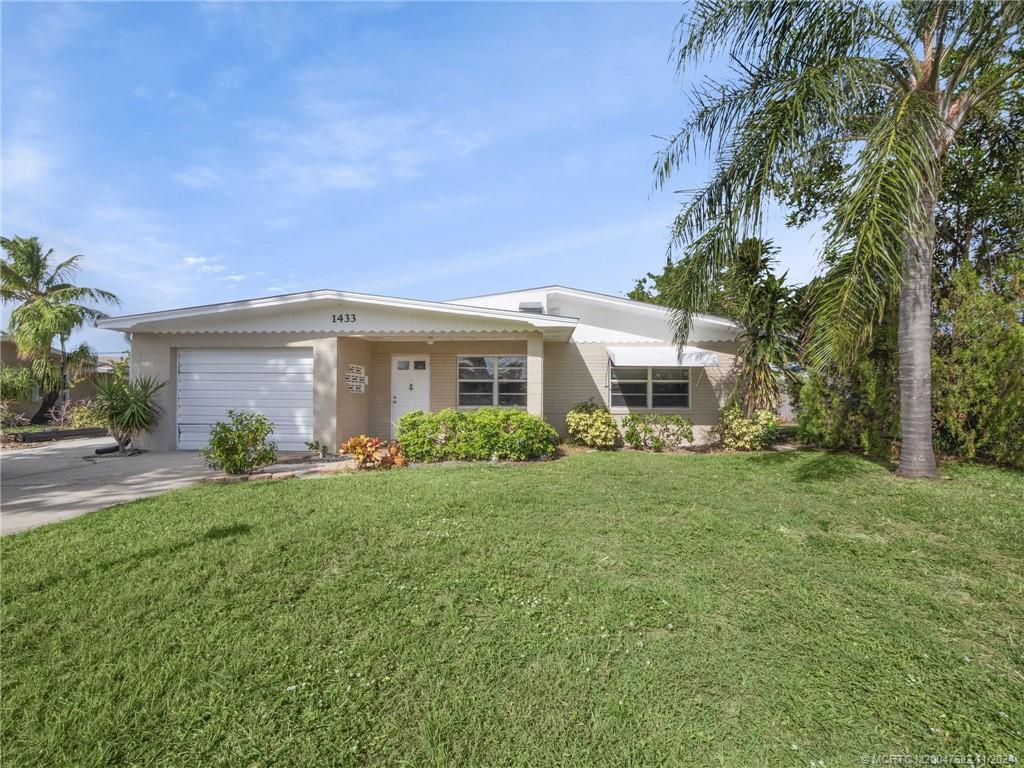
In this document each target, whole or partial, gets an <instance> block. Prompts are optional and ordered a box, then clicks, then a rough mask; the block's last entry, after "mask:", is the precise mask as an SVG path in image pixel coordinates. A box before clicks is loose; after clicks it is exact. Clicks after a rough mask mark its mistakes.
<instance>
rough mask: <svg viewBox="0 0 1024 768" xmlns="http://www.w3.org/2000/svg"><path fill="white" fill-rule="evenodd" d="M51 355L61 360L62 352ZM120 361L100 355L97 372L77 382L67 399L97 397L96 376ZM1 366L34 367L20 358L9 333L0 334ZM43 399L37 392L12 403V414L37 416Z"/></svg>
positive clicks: (57, 350) (112, 356) (56, 351)
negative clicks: (23, 399)
mask: <svg viewBox="0 0 1024 768" xmlns="http://www.w3.org/2000/svg"><path fill="white" fill-rule="evenodd" d="M51 354H52V355H53V356H54V357H55V358H59V357H60V350H59V349H54V350H52V351H51ZM118 359H120V356H119V355H98V356H97V365H96V370H95V372H94V373H93V374H92V375H90V376H88V377H86V378H84V379H82V380H81V381H77V382H75V384H74V386H72V387H71V389H70V390H69V391H68V392H67V393H65V397H66V399H68V400H72V401H78V400H88V399H89V398H91V397H92V396H93V395H95V394H96V382H95V376H97V375H103V374H107V373H110V371H111V370H112V365H111V363H112V362H113V361H114V360H118ZM0 365H5V366H8V367H11V368H27V367H29V366H30V365H32V363H31V361H29V360H25V359H23V358H21V357H19V356H18V344H17V342H16V341H15V340H14V337H13V336H12V335H10V334H8V333H4V334H0ZM42 399H43V398H42V393H41V392H36V393H34V395H33V398H32V399H31V400H25V401H14V402H11V403H10V409H11V411H12V412H14V413H20V414H21V415H22V416H25V417H26V418H32V417H33V416H35V414H36V411H38V410H39V405H40V403H41V402H42Z"/></svg>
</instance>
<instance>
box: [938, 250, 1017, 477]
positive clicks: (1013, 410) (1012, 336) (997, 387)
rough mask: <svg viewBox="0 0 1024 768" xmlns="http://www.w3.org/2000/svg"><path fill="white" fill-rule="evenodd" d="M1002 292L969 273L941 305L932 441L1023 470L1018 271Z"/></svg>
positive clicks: (957, 280) (964, 273)
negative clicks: (945, 321) (1012, 287)
mask: <svg viewBox="0 0 1024 768" xmlns="http://www.w3.org/2000/svg"><path fill="white" fill-rule="evenodd" d="M1014 285H1015V288H1014V289H1011V290H1008V291H1006V293H1005V295H1001V294H999V293H997V292H995V291H992V290H986V289H984V288H983V287H982V285H981V282H980V280H979V278H978V276H977V275H976V274H975V273H974V272H973V270H971V269H970V268H963V269H961V270H960V271H959V272H957V273H956V274H954V276H953V286H952V287H953V290H952V291H951V293H950V295H949V297H948V298H946V299H944V300H943V301H942V302H941V303H940V305H939V311H940V313H941V314H940V318H941V319H946V318H949V322H948V323H944V324H943V325H942V326H940V329H939V332H938V333H936V335H935V352H934V354H933V356H932V381H933V382H934V387H935V389H934V397H933V399H932V408H933V412H934V416H933V419H934V424H935V443H936V446H937V447H938V448H939V449H940V450H941V451H942V452H943V453H948V454H954V455H959V456H966V457H967V458H976V457H978V458H985V459H991V460H993V461H997V462H999V463H1000V464H1006V465H1008V466H1011V467H1024V324H1022V323H1021V317H1024V274H1022V275H1019V276H1018V277H1017V278H1016V281H1015V283H1014Z"/></svg>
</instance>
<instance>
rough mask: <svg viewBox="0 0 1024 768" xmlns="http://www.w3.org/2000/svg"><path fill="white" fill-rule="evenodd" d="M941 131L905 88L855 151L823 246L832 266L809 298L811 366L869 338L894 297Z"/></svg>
mask: <svg viewBox="0 0 1024 768" xmlns="http://www.w3.org/2000/svg"><path fill="white" fill-rule="evenodd" d="M941 130H942V120H941V117H940V116H939V115H938V113H937V111H936V110H935V107H934V105H933V104H932V103H931V102H930V101H929V100H928V99H927V97H926V96H924V95H922V94H921V93H919V92H917V91H908V92H906V93H905V94H904V96H903V98H902V99H901V100H900V101H899V102H897V103H896V104H895V105H894V107H893V109H892V112H891V114H890V115H889V117H888V119H887V120H886V121H882V122H880V123H879V124H878V126H877V127H876V129H875V130H874V131H873V132H872V134H871V135H870V136H869V138H868V141H867V142H866V143H865V145H864V146H863V147H862V149H861V150H860V152H859V153H858V157H857V161H856V162H855V163H854V164H853V166H852V168H853V170H852V171H851V173H850V175H849V178H848V179H847V181H846V193H845V199H844V202H843V203H842V204H841V205H840V206H839V209H838V211H837V213H836V217H835V219H834V221H833V227H832V230H831V232H830V235H829V239H828V241H827V242H826V244H825V261H826V263H829V264H831V265H832V267H831V268H830V269H829V271H828V272H827V273H826V275H825V276H824V278H823V279H822V280H821V281H820V282H819V284H818V285H817V286H816V291H815V295H814V296H813V299H812V301H813V307H814V312H813V315H814V321H813V323H812V327H811V339H810V345H809V350H808V351H809V355H810V360H811V362H812V363H813V364H815V365H817V366H824V365H827V364H829V363H832V362H835V361H836V357H837V353H838V355H839V356H842V353H843V351H844V350H846V351H848V350H852V349H853V348H854V347H855V346H856V345H858V344H861V343H864V342H866V341H868V340H870V337H871V332H872V328H873V324H875V323H877V322H878V321H879V320H880V319H881V317H882V315H883V314H884V312H885V310H886V308H887V307H888V306H889V303H890V302H891V301H892V300H893V299H894V298H895V296H896V295H898V292H899V286H900V280H901V277H900V275H901V268H902V259H903V254H904V253H905V251H906V242H907V238H908V236H909V235H910V233H911V232H915V231H920V230H921V228H922V227H924V226H927V222H926V221H922V220H920V217H921V211H922V210H923V206H922V205H921V204H920V202H921V200H920V196H921V195H922V190H924V189H934V188H935V186H936V184H937V178H938V175H939V173H940V164H939V157H938V153H937V145H936V142H937V137H938V135H939V132H940V131H941Z"/></svg>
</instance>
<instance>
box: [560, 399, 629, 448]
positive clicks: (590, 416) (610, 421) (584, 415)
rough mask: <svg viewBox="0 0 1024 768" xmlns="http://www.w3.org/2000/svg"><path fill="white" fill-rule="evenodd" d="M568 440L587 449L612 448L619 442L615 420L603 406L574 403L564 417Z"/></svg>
mask: <svg viewBox="0 0 1024 768" xmlns="http://www.w3.org/2000/svg"><path fill="white" fill-rule="evenodd" d="M565 427H566V431H567V432H568V433H569V439H570V440H571V441H572V442H574V443H578V444H579V445H585V446H587V447H589V448H614V447H615V444H616V443H618V441H619V428H618V426H617V425H616V424H615V419H614V418H612V415H611V413H609V412H608V409H607V408H605V407H604V406H603V405H598V404H597V403H593V402H585V403H576V405H574V406H573V407H572V410H571V411H569V413H567V414H566V416H565Z"/></svg>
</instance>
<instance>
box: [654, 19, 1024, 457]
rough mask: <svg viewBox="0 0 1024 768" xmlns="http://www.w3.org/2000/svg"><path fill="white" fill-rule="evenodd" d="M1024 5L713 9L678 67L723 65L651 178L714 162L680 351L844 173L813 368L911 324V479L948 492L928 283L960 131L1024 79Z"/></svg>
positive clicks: (700, 92)
mask: <svg viewBox="0 0 1024 768" xmlns="http://www.w3.org/2000/svg"><path fill="white" fill-rule="evenodd" d="M1022 24H1024V2H981V1H980V0H979V1H976V2H952V1H951V0H917V1H916V2H903V3H882V2H871V1H870V0H844V2H834V1H832V0H821V1H820V2H799V1H794V2H781V1H778V2H776V1H771V0H764V1H763V2H753V1H745V2H740V1H737V0H704V2H701V3H698V4H696V5H695V7H694V10H693V13H692V14H691V15H690V16H689V17H688V18H684V20H683V22H682V23H681V25H680V36H679V44H678V49H677V53H678V66H679V69H680V71H685V70H686V69H687V68H688V67H690V66H691V65H698V66H699V65H700V64H702V63H704V62H705V61H706V60H708V59H711V58H715V57H720V56H723V55H724V56H728V57H729V59H730V60H731V61H732V62H733V71H734V72H735V77H734V78H733V79H731V80H730V81H729V82H725V83H718V82H712V81H705V83H704V84H703V85H702V86H700V87H699V88H698V89H697V91H696V93H695V102H696V104H695V109H694V112H693V115H692V117H691V118H689V120H688V121H687V122H686V123H684V125H683V126H682V128H681V129H680V130H679V132H678V133H677V134H676V136H675V137H674V138H673V139H671V140H670V142H669V144H668V146H667V147H666V149H665V151H664V152H663V154H662V155H661V156H660V157H659V159H658V162H657V164H656V167H655V174H656V180H657V183H658V184H659V185H664V184H665V183H666V182H667V181H668V179H669V178H670V177H671V175H672V174H673V172H674V171H676V170H677V169H678V168H679V167H680V166H681V165H682V163H683V162H685V161H686V160H687V159H688V158H690V157H692V156H693V155H695V154H697V153H702V152H703V151H704V150H705V149H710V150H711V151H712V152H713V153H714V154H715V155H716V165H715V169H714V173H713V176H712V178H711V180H710V181H709V182H708V183H707V184H706V185H705V186H704V187H703V188H701V189H700V190H698V191H697V193H696V194H695V195H694V196H693V198H692V199H691V200H690V201H689V202H688V203H687V204H686V205H685V206H684V208H683V210H682V211H681V212H680V214H679V216H678V217H677V218H676V220H675V224H674V230H673V242H674V246H675V247H681V246H684V245H686V246H688V247H689V256H690V257H689V258H688V260H687V264H688V266H687V270H686V274H685V275H684V276H683V277H684V280H683V282H684V285H685V291H684V295H685V297H686V300H685V301H684V302H681V303H682V306H680V307H679V308H678V309H679V311H678V312H677V337H678V338H679V339H680V340H685V338H686V336H687V334H688V331H689V325H690V317H691V313H693V312H701V311H706V310H705V308H704V307H705V305H706V304H707V303H708V302H709V300H710V295H711V294H710V286H713V282H714V278H715V276H716V275H718V274H720V273H721V272H722V270H723V269H724V268H725V267H726V266H727V265H728V264H729V263H731V261H732V260H733V258H734V256H735V254H736V252H737V249H736V244H737V243H738V242H739V241H740V240H742V239H744V238H746V237H750V236H757V235H758V233H759V232H760V230H761V225H762V221H763V215H764V208H765V203H766V201H767V200H768V199H769V198H770V197H771V196H772V194H773V191H775V190H780V189H785V188H786V187H790V188H791V187H792V185H793V181H794V179H797V178H801V177H802V178H807V177H808V176H813V175H814V174H815V173H816V171H817V170H818V169H820V168H821V167H823V164H827V163H828V162H829V161H830V160H831V159H834V158H836V156H837V155H836V154H835V151H836V147H840V148H843V151H841V152H840V153H839V154H838V161H839V166H840V169H841V172H842V173H843V190H842V194H841V195H839V196H838V202H837V203H836V207H835V209H834V211H833V213H832V215H831V216H830V220H829V221H828V223H827V227H826V229H827V231H828V240H827V242H826V244H825V250H824V263H825V265H826V266H827V267H828V270H827V273H826V274H825V276H824V279H823V280H822V281H821V283H820V288H819V289H818V290H817V291H816V295H815V296H814V297H813V321H812V328H811V332H812V335H811V347H810V353H811V359H812V361H813V362H814V363H815V364H817V365H825V364H827V363H828V362H830V361H842V360H843V359H845V358H846V357H847V356H848V355H849V352H850V350H852V349H854V348H856V347H857V346H858V345H862V344H864V343H865V342H866V341H867V340H868V339H870V337H871V334H872V332H873V326H874V324H876V323H877V322H878V320H879V318H881V317H883V316H884V314H885V313H886V310H887V309H888V308H889V307H891V306H893V305H894V304H898V306H899V341H898V349H899V352H898V354H899V384H900V424H901V452H900V465H899V470H898V472H899V474H901V475H903V476H907V477H935V476H936V475H937V470H936V465H935V455H934V452H933V449H932V425H931V418H932V414H931V355H930V352H931V322H932V317H931V305H932V301H931V300H932V296H931V273H932V253H933V251H934V245H935V208H936V201H937V199H938V197H939V192H940V190H941V185H942V171H943V167H944V165H945V163H946V158H947V156H948V153H949V150H950V148H951V147H952V146H953V145H954V143H955V142H956V141H957V136H958V133H959V131H960V129H961V126H963V124H964V120H965V118H966V117H967V116H968V115H969V114H971V113H973V112H975V111H978V110H994V109H998V108H999V107H1000V105H1001V104H1002V102H1003V100H1004V98H1005V97H1006V95H1007V92H1008V91H1009V90H1010V89H1011V87H1012V86H1011V85H1009V84H1010V83H1011V82H1012V78H1014V77H1015V76H1016V75H1018V74H1019V73H1020V72H1021V71H1022V63H1021V59H1020V57H1019V56H1017V55H1015V53H1014V51H1015V50H1016V49H1019V48H1020V45H1021V28H1022Z"/></svg>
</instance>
